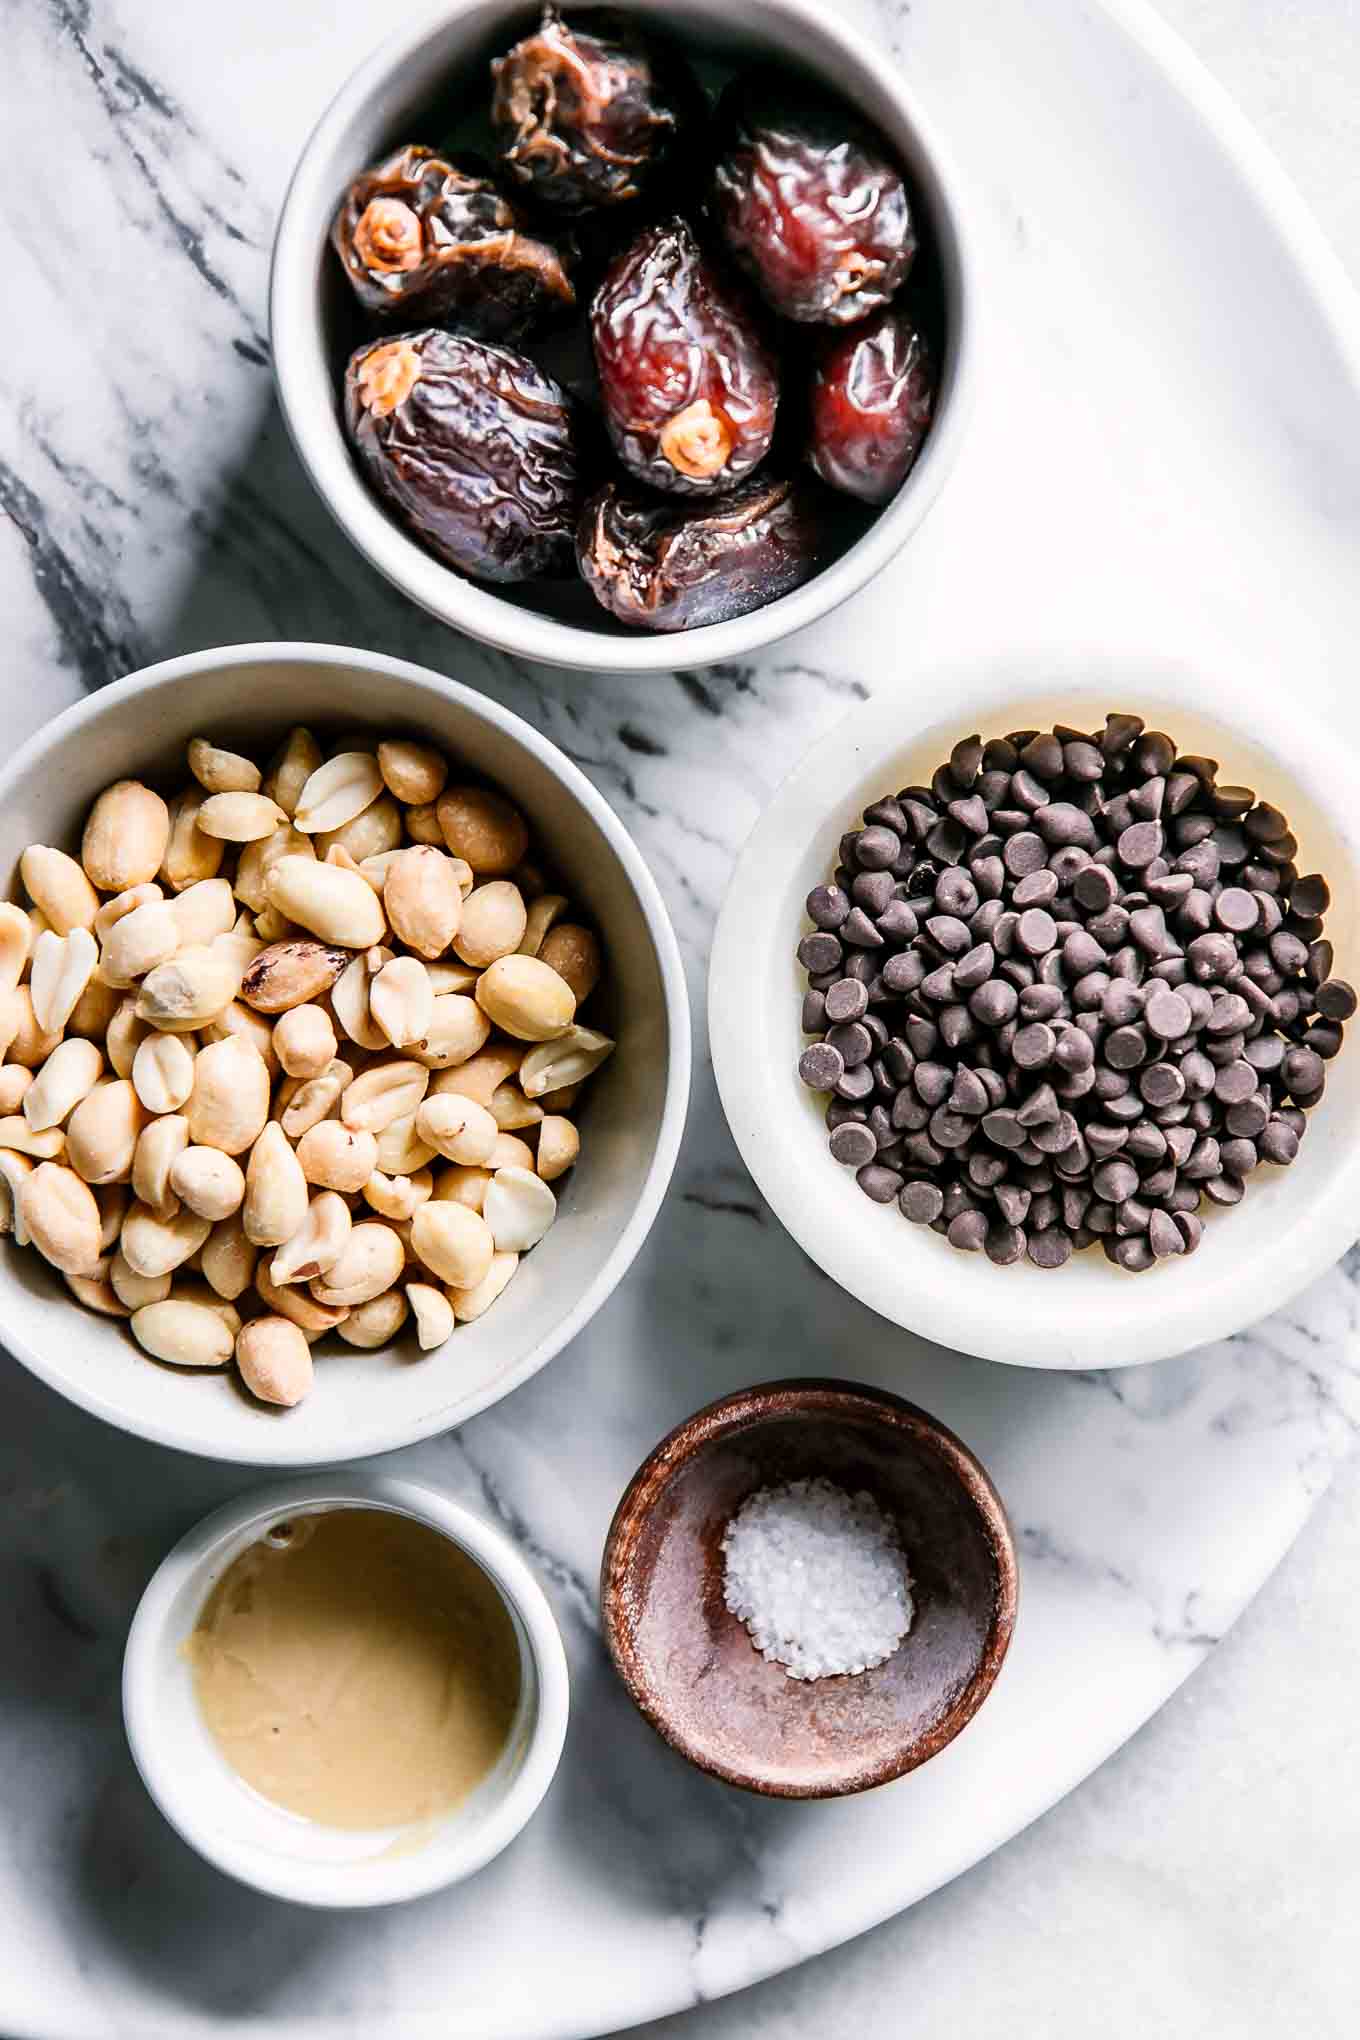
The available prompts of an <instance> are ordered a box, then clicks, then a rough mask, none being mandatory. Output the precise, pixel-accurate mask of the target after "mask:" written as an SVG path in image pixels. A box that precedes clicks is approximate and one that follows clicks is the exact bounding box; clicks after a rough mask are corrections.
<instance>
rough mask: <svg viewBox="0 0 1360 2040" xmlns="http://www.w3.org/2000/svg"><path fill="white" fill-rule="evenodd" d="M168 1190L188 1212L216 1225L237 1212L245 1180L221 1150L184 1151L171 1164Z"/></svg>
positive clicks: (189, 1148) (229, 1157) (206, 1148)
mask: <svg viewBox="0 0 1360 2040" xmlns="http://www.w3.org/2000/svg"><path fill="white" fill-rule="evenodd" d="M170 1189H171V1191H172V1192H173V1193H174V1195H175V1196H176V1197H178V1198H179V1200H180V1202H181V1203H182V1204H187V1205H188V1207H189V1209H190V1211H193V1212H196V1213H197V1214H198V1216H199V1217H200V1218H206V1219H208V1220H210V1221H211V1223H212V1224H213V1225H216V1224H217V1223H218V1222H219V1220H221V1219H224V1218H230V1217H231V1215H232V1213H233V1211H239V1210H240V1208H241V1200H242V1198H243V1197H244V1196H245V1194H246V1179H245V1177H244V1176H243V1175H242V1173H241V1165H240V1163H239V1162H237V1161H234V1160H233V1159H232V1157H231V1156H230V1155H224V1154H223V1152H222V1150H221V1148H210V1147H186V1148H185V1149H184V1151H183V1153H182V1154H179V1155H177V1156H176V1157H175V1160H174V1162H173V1163H172V1164H171V1168H170Z"/></svg>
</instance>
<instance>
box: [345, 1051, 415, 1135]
mask: <svg viewBox="0 0 1360 2040" xmlns="http://www.w3.org/2000/svg"><path fill="white" fill-rule="evenodd" d="M429 1082H430V1073H429V1071H428V1070H427V1069H424V1068H422V1066H421V1065H420V1064H419V1063H417V1062H410V1061H407V1060H405V1059H402V1060H394V1061H391V1062H381V1063H375V1064H374V1066H373V1068H372V1069H371V1070H365V1071H364V1073H363V1075H362V1076H360V1077H356V1078H355V1079H354V1082H353V1083H352V1084H350V1085H349V1086H348V1088H347V1089H346V1091H345V1094H344V1096H343V1098H342V1099H341V1100H340V1117H341V1119H343V1121H344V1122H345V1125H346V1126H348V1127H352V1128H353V1129H354V1130H355V1131H356V1132H361V1131H362V1132H366V1133H381V1132H382V1131H383V1129H384V1127H388V1126H391V1125H392V1123H393V1121H394V1120H397V1119H401V1118H404V1117H406V1116H407V1115H409V1114H411V1113H413V1112H414V1111H415V1110H416V1108H417V1106H418V1105H419V1104H420V1101H421V1099H422V1098H423V1097H424V1096H425V1093H426V1090H427V1089H428V1087H429Z"/></svg>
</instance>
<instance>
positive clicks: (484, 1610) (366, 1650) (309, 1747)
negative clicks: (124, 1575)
mask: <svg viewBox="0 0 1360 2040" xmlns="http://www.w3.org/2000/svg"><path fill="white" fill-rule="evenodd" d="M187 1650H188V1654H189V1658H190V1661H191V1663H192V1665H193V1674H194V1687H195V1691H196V1693H197V1696H198V1703H199V1706H200V1708H201V1710H202V1713H203V1718H204V1720H205V1722H206V1723H207V1726H208V1729H209V1731H210V1733H211V1734H212V1736H213V1738H214V1740H215V1741H216V1743H217V1745H218V1747H219V1749H220V1750H221V1751H222V1754H223V1756H224V1757H225V1758H226V1760H227V1762H228V1763H229V1764H230V1765H231V1766H232V1769H233V1770H235V1771H236V1772H237V1773H238V1774H239V1776H240V1777H242V1778H243V1779H244V1780H245V1782H246V1783H247V1784H248V1785H250V1786H253V1788H254V1789H255V1791H257V1792H259V1793H261V1794H262V1795H263V1796H264V1797H265V1798H266V1799H270V1800H272V1801H273V1802H274V1803H275V1804H276V1805H278V1806H282V1807H285V1808H287V1810H288V1811H289V1812H291V1813H298V1814H303V1815H305V1816H306V1817H307V1818H308V1819H310V1820H316V1821H323V1822H325V1823H326V1824H327V1825H328V1826H330V1827H342V1828H376V1827H389V1826H393V1825H400V1824H404V1823H408V1822H412V1821H420V1820H428V1819H430V1818H431V1817H432V1816H436V1815H439V1814H442V1813H446V1812H447V1811H448V1810H449V1809H450V1808H452V1807H454V1806H457V1805H458V1803H459V1802H460V1801H461V1800H463V1799H465V1798H466V1797H467V1795H468V1793H469V1792H471V1791H472V1790H473V1788H474V1787H475V1786H476V1785H477V1784H478V1783H479V1782H480V1781H481V1780H482V1779H483V1778H484V1777H485V1776H486V1775H487V1773H488V1772H489V1771H490V1770H491V1769H492V1767H493V1766H494V1764H495V1762H496V1759H497V1758H498V1757H499V1755H500V1753H501V1751H502V1749H503V1748H504V1747H505V1742H506V1738H507V1736H508V1735H509V1732H510V1727H511V1723H512V1721H513V1719H514V1714H515V1707H516V1703H517V1701H518V1698H519V1683H520V1665H519V1649H518V1646H517V1644H516V1641H515V1632H514V1629H513V1627H512V1625H511V1621H510V1617H509V1615H508V1613H507V1612H506V1608H505V1605H504V1603H503V1602H502V1600H501V1598H500V1595H499V1594H498V1593H497V1591H496V1589H495V1587H494V1586H493V1585H492V1584H491V1581H490V1580H489V1579H488V1578H487V1577H486V1575H485V1573H483V1572H482V1570H481V1569H480V1567H479V1566H477V1565H476V1564H474V1562H473V1561H472V1560H471V1559H470V1558H468V1557H466V1556H465V1555H464V1553H462V1552H461V1551H459V1550H457V1549H456V1548H455V1547H454V1546H453V1545H452V1544H450V1543H449V1542H448V1541H447V1540H446V1539H445V1538H443V1537H441V1536H439V1535H438V1534H437V1533H436V1532H435V1531H433V1530H430V1529H428V1528H427V1527H426V1526H425V1525H424V1524H422V1523H416V1522H413V1521H412V1520H411V1519H410V1518H409V1517H406V1516H396V1515H392V1514H390V1513H388V1512H386V1511H383V1510H376V1509H336V1510H332V1511H329V1512H328V1513H326V1514H324V1515H317V1516H298V1517H295V1518H291V1519H290V1520H289V1521H288V1522H286V1523H280V1524H276V1525H275V1527H274V1529H273V1530H271V1531H270V1532H269V1533H268V1535H267V1536H266V1537H264V1538H263V1539H262V1540H261V1541H260V1542H259V1543H258V1544H254V1545H252V1546H251V1547H250V1549H249V1550H248V1551H244V1552H242V1554H241V1556H240V1557H239V1558H238V1559H237V1560H236V1561H235V1562H234V1564H233V1565H232V1566H231V1567H230V1568H229V1569H228V1571H227V1572H226V1573H224V1575H223V1576H222V1578H221V1579H220V1580H219V1581H218V1583H217V1585H216V1587H215V1588H214V1589H213V1591H212V1593H211V1595H210V1596H209V1598H208V1600H207V1601H206V1603H205V1604H204V1608H203V1612H202V1614H201V1615H200V1617H199V1619H198V1623H197V1626H196V1628H195V1629H194V1633H193V1635H192V1636H191V1638H190V1639H189V1643H188V1645H187Z"/></svg>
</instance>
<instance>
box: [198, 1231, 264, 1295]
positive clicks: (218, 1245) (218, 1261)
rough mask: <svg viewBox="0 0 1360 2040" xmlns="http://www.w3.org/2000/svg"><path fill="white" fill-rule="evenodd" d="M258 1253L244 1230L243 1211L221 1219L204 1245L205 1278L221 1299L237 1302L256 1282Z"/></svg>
mask: <svg viewBox="0 0 1360 2040" xmlns="http://www.w3.org/2000/svg"><path fill="white" fill-rule="evenodd" d="M258 1254H259V1249H258V1247H254V1246H252V1245H251V1243H250V1241H249V1240H248V1239H247V1238H246V1236H245V1233H244V1231H243V1230H242V1227H241V1214H240V1212H239V1211H235V1212H233V1213H232V1215H231V1217H230V1218H223V1219H219V1220H218V1222H217V1224H216V1225H215V1226H214V1227H213V1229H212V1231H211V1232H210V1233H209V1234H208V1237H207V1239H206V1240H205V1241H204V1242H203V1274H204V1277H205V1279H206V1280H207V1281H208V1282H209V1283H210V1284H211V1286H212V1288H213V1289H215V1290H216V1292H217V1294H218V1295H219V1296H221V1297H225V1298H226V1300H227V1301H228V1302H229V1303H234V1302H235V1300H236V1298H237V1297H238V1296H242V1295H244V1293H245V1291H246V1290H247V1289H249V1287H250V1285H251V1283H252V1282H253V1281H254V1280H255V1262H256V1259H257V1257H258Z"/></svg>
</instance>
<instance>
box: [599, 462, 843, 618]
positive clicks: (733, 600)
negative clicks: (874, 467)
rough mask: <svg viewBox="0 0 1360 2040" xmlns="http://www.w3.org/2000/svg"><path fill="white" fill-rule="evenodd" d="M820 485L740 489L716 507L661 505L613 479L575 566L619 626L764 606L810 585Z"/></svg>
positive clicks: (816, 561)
mask: <svg viewBox="0 0 1360 2040" xmlns="http://www.w3.org/2000/svg"><path fill="white" fill-rule="evenodd" d="M818 507H819V506H818V501H817V485H816V483H815V482H804V481H797V480H792V481H791V480H780V481H765V480H762V479H757V480H753V481H749V482H744V483H743V484H742V485H741V487H740V488H737V489H734V490H733V491H732V493H731V494H730V495H727V496H724V497H722V498H721V500H720V501H718V502H716V503H693V504H687V505H684V506H681V505H680V504H669V503H657V502H656V501H654V500H650V501H649V500H647V499H646V498H644V497H643V496H641V495H637V496H631V495H626V494H625V493H624V492H623V491H622V490H621V489H620V488H619V485H618V483H617V482H609V483H607V484H606V486H605V487H604V488H603V489H601V490H599V491H598V493H597V494H595V495H594V496H592V497H591V499H590V501H589V502H588V503H587V504H586V507H585V509H584V511H583V512H582V515H581V525H580V530H579V531H578V533H577V539H576V561H577V565H578V566H579V567H580V569H581V573H582V576H583V578H584V579H585V581H586V582H587V584H588V585H589V587H590V589H591V590H592V592H593V593H594V595H595V596H596V598H597V600H598V601H600V602H602V603H603V604H604V606H605V608H606V609H608V610H610V611H612V613H613V614H614V615H615V616H617V617H618V618H619V619H620V621H621V622H623V623H629V624H636V625H639V626H641V627H642V628H644V629H647V630H693V629H695V628H696V627H697V626H699V625H700V624H705V623H726V622H727V621H728V620H729V619H730V618H731V617H734V616H745V615H746V614H747V612H748V611H750V610H752V609H762V608H764V606H765V604H766V603H767V602H773V601H775V600H776V599H777V598H778V597H779V596H780V595H787V594H788V593H789V592H790V591H791V590H792V589H794V588H797V587H799V586H800V585H801V584H802V583H803V582H804V581H806V580H808V579H810V578H811V576H812V575H813V574H814V573H815V572H816V571H817V568H818V566H819V565H820V564H821V561H820V558H819V556H818V539H819V523H820V520H819V517H818Z"/></svg>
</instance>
